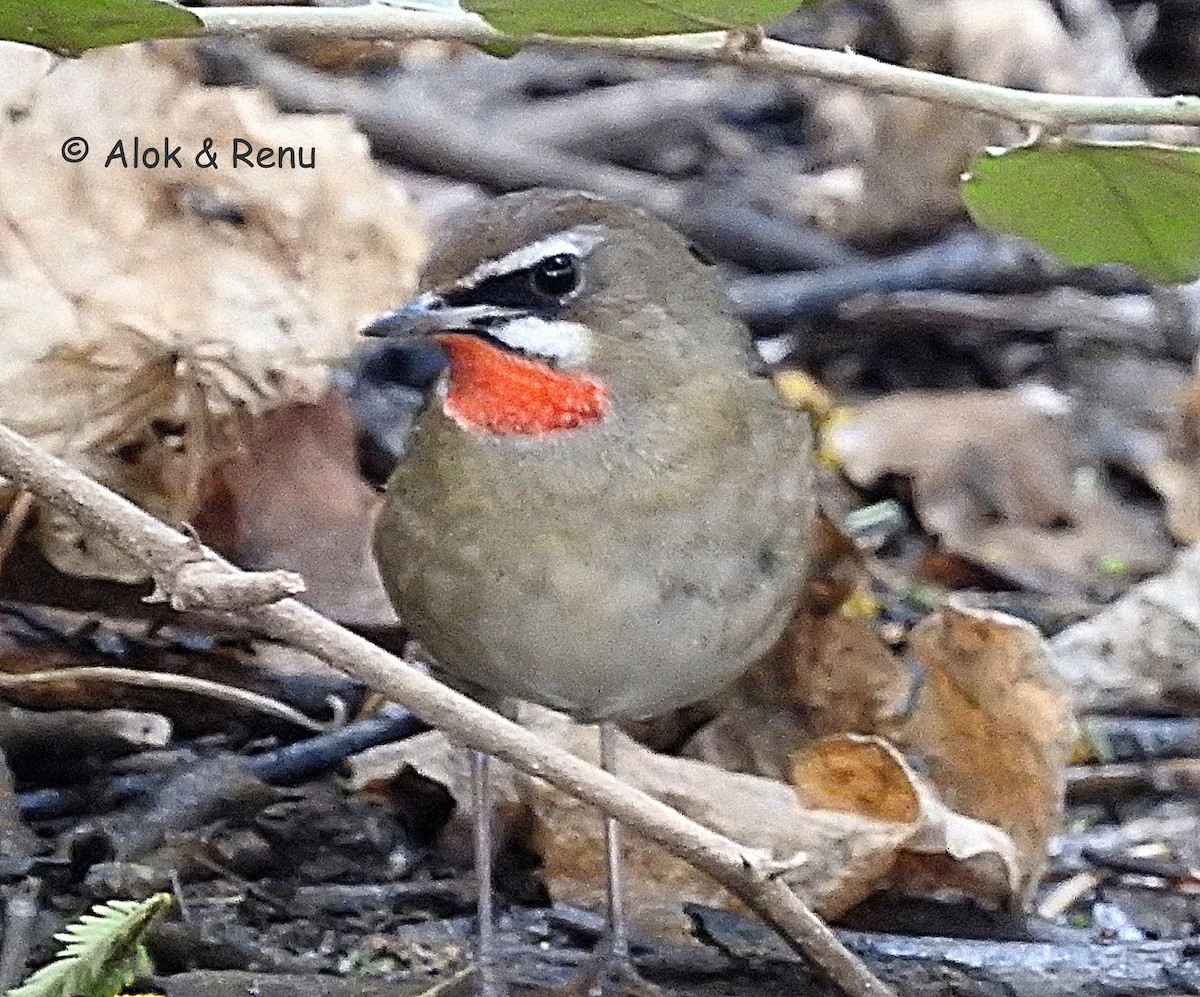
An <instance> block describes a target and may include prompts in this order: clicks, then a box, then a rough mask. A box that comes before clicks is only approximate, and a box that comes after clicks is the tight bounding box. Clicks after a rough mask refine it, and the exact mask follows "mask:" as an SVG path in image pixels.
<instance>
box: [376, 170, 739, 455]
mask: <svg viewBox="0 0 1200 997" xmlns="http://www.w3.org/2000/svg"><path fill="white" fill-rule="evenodd" d="M714 320H715V322H714ZM730 328H736V327H735V326H734V323H732V322H730V321H729V319H728V318H727V317H726V316H725V314H724V311H723V306H722V305H721V303H720V301H719V298H718V294H717V289H716V284H715V281H714V279H713V278H712V276H711V275H710V274H709V273H708V272H706V269H705V267H704V265H703V264H702V263H701V262H700V261H699V260H698V259H697V258H696V256H695V254H694V252H693V251H692V250H691V249H690V247H689V246H688V244H687V242H686V241H685V240H684V239H683V238H682V237H680V236H679V235H678V234H676V233H675V232H674V231H673V230H671V229H670V228H668V227H667V226H666V225H663V224H662V223H661V222H658V221H655V220H654V219H651V218H649V217H647V216H645V215H643V214H641V213H640V212H637V211H635V210H633V209H630V208H627V207H624V206H621V205H618V204H614V203H612V202H609V201H605V200H602V199H600V198H596V197H592V196H589V195H585V194H577V193H567V192H555V191H540V190H539V191H529V192H524V193H520V194H510V195H507V196H505V197H500V198H497V199H495V200H493V201H490V202H488V203H487V204H485V205H483V206H475V207H473V208H472V209H470V210H468V211H466V212H465V213H463V214H461V215H460V216H458V217H457V218H455V219H453V220H452V221H451V222H450V223H449V225H448V226H447V228H446V230H445V233H444V235H443V238H442V240H441V241H440V243H439V244H438V245H437V246H436V247H435V248H434V250H433V252H432V254H431V256H430V259H429V261H428V263H427V265H426V268H425V272H424V274H423V276H422V280H421V293H420V295H419V296H418V297H417V298H416V299H415V300H413V301H412V302H410V303H409V304H407V305H404V306H403V307H401V308H398V309H396V310H395V311H392V312H389V313H387V314H386V315H383V316H381V317H380V318H379V319H377V320H376V321H375V322H373V323H372V324H371V325H370V326H369V327H368V328H367V329H365V330H363V331H364V334H365V335H368V336H386V337H402V338H404V339H409V340H412V339H418V340H422V341H425V342H427V343H429V344H431V345H432V346H433V347H434V348H435V349H437V350H440V351H442V353H443V355H444V359H445V363H446V368H447V376H446V379H445V380H444V382H443V385H444V392H443V394H444V397H443V400H442V406H443V410H444V412H445V414H446V415H447V416H449V417H450V418H452V419H453V420H455V421H456V422H457V423H458V424H459V425H460V426H463V427H464V428H467V429H470V430H478V431H483V432H488V433H492V434H497V435H518V436H539V435H546V434H554V433H559V432H564V431H577V430H582V429H584V428H586V427H588V426H589V425H592V424H598V423H602V422H603V421H604V420H606V419H607V418H609V415H610V412H611V411H612V409H613V407H614V405H617V406H619V405H620V403H621V399H624V398H630V397H634V398H636V397H641V396H645V395H646V393H647V392H653V391H655V390H661V389H662V388H663V387H664V386H669V385H670V384H671V382H672V381H674V380H684V379H686V378H687V377H689V376H690V375H691V374H692V373H693V372H694V371H695V370H698V369H699V366H700V365H702V364H703V363H705V361H706V358H707V359H708V360H711V359H712V356H713V351H714V350H717V351H720V350H723V349H736V346H735V344H734V341H735V340H736V339H737V333H736V332H734V333H730V332H729V329H730ZM742 335H743V336H744V333H742Z"/></svg>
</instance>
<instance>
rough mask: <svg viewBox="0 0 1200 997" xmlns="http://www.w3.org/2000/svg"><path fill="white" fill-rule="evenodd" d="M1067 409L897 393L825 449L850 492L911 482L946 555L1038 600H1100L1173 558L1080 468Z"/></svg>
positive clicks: (1031, 399)
mask: <svg viewBox="0 0 1200 997" xmlns="http://www.w3.org/2000/svg"><path fill="white" fill-rule="evenodd" d="M1064 406H1065V399H1061V398H1059V397H1058V396H1056V395H1054V394H1052V393H1050V392H1049V391H1047V390H1039V389H1015V390H1011V391H968V392H962V393H955V394H936V393H929V392H918V391H914V392H902V393H899V394H895V395H890V396H888V397H886V398H881V399H879V400H877V401H873V402H870V403H868V404H867V405H865V406H863V407H862V408H861V409H860V410H859V411H858V413H857V414H856V415H854V416H853V417H851V418H850V419H848V420H845V421H843V422H840V423H838V424H837V425H836V426H833V427H831V429H830V435H829V439H828V440H827V441H826V445H827V447H828V448H829V449H831V450H832V451H833V452H835V453H836V454H837V455H838V457H839V458H840V460H841V464H842V469H843V471H844V472H845V474H846V476H847V477H848V478H849V479H850V480H851V481H852V482H854V483H855V484H856V485H859V486H861V487H867V486H872V485H875V484H877V483H878V482H879V481H881V480H882V479H884V478H885V477H886V476H888V475H900V476H903V477H905V478H908V479H910V480H911V482H912V495H913V504H914V506H915V508H916V513H917V516H918V518H919V519H920V522H921V525H922V526H923V527H924V528H925V529H926V530H928V531H929V532H930V533H932V534H934V535H935V536H937V537H938V538H939V541H940V543H941V545H942V546H943V547H945V548H946V549H948V550H950V551H954V552H956V553H959V554H962V555H964V556H966V557H968V558H970V559H971V560H973V561H975V562H976V563H978V564H980V565H982V566H984V567H985V568H987V569H988V570H989V571H992V572H994V573H995V574H997V575H1000V576H1001V577H1004V578H1008V579H1010V580H1012V581H1014V582H1016V583H1018V584H1020V585H1023V586H1025V587H1028V588H1032V589H1036V590H1039V591H1043V592H1050V593H1057V594H1070V595H1077V594H1083V593H1086V592H1089V591H1093V590H1108V589H1110V588H1111V587H1112V585H1114V584H1115V583H1116V582H1117V581H1119V580H1122V579H1127V578H1132V577H1136V576H1138V575H1142V574H1147V573H1150V572H1152V571H1154V570H1157V569H1159V568H1161V567H1162V566H1163V565H1164V564H1165V563H1166V560H1167V557H1168V554H1169V551H1168V548H1167V545H1166V543H1165V541H1164V538H1163V537H1162V536H1161V535H1160V533H1159V531H1158V529H1157V528H1156V527H1155V525H1154V523H1153V522H1152V521H1151V520H1150V519H1149V518H1143V517H1140V516H1138V515H1137V514H1136V513H1135V512H1133V511H1130V510H1128V509H1126V508H1124V507H1122V505H1121V504H1120V503H1119V502H1118V501H1117V500H1116V499H1115V497H1114V496H1112V495H1111V494H1110V493H1109V492H1108V490H1107V489H1106V488H1105V486H1104V485H1103V483H1102V482H1101V481H1100V480H1099V479H1098V477H1097V475H1096V474H1095V473H1094V472H1093V471H1092V469H1090V468H1088V467H1086V466H1085V465H1084V464H1083V462H1082V461H1081V460H1080V459H1079V456H1078V454H1077V453H1076V443H1075V438H1074V436H1073V434H1072V432H1071V429H1070V426H1069V424H1068V422H1067V420H1066V414H1065V412H1064V411H1063V408H1064ZM1114 568H1115V569H1117V572H1116V574H1114Z"/></svg>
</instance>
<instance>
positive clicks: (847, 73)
mask: <svg viewBox="0 0 1200 997" xmlns="http://www.w3.org/2000/svg"><path fill="white" fill-rule="evenodd" d="M193 13H195V14H196V15H197V16H198V17H199V18H200V19H201V20H203V21H204V24H205V27H206V29H207V33H208V34H210V35H263V36H268V37H272V38H278V37H307V38H312V37H325V38H328V37H335V38H356V39H362V40H375V41H401V40H405V39H413V38H428V39H436V40H439V41H460V42H467V43H469V44H475V45H485V44H489V43H495V42H498V41H504V42H506V43H511V44H516V45H525V46H539V47H544V48H558V49H582V50H589V51H598V52H605V53H608V54H610V55H627V56H637V57H641V58H646V59H664V60H681V61H686V62H700V63H705V62H711V63H727V64H733V65H738V66H742V67H744V68H745V69H747V70H751V71H754V72H759V73H774V74H785V75H797V76H811V77H815V78H817V79H822V80H828V81H829V82H832V83H845V84H849V85H851V86H857V87H862V88H863V89H866V90H875V91H878V92H880V93H889V94H894V95H896V96H899V97H914V98H916V99H917V100H924V101H929V102H931V103H938V104H947V105H949V106H951V107H958V108H961V109H963V110H964V111H976V112H979V113H982V114H990V115H994V116H995V117H998V118H1004V119H1005V120H1008V121H1015V122H1017V123H1018V124H1025V125H1030V126H1037V127H1039V128H1041V129H1043V130H1045V131H1048V132H1051V133H1054V132H1059V131H1062V130H1063V129H1064V128H1069V127H1071V126H1073V125H1102V124H1108V125H1120V124H1124V125H1164V124H1166V125H1200V97H1192V96H1179V97H1090V96H1080V95H1073V94H1047V93H1034V92H1032V91H1029V90H1014V89H1011V88H1009V87H1001V86H993V85H991V84H988V83H976V82H974V81H972V80H960V79H956V78H954V77H951V76H942V75H940V74H938V73H930V72H926V71H924V70H920V69H909V68H907V67H905V66H894V65H891V64H890V63H886V62H880V61H879V60H878V59H872V58H869V57H868V56H865V55H857V54H855V53H853V52H833V51H830V50H828V49H821V48H809V47H806V46H802V45H792V44H790V43H788V42H781V41H776V40H774V39H770V38H768V39H764V40H763V41H762V42H761V44H756V45H749V46H748V45H747V44H746V38H745V36H744V35H739V34H735V37H734V40H733V43H731V42H730V41H729V38H730V33H729V32H724V31H708V32H702V33H698V34H689V35H661V36H658V37H654V38H555V37H550V36H547V35H534V36H531V37H529V38H522V39H514V38H509V37H508V36H506V35H503V34H501V33H500V32H498V31H496V30H495V29H494V28H492V27H491V26H489V25H488V24H487V23H486V22H484V21H483V20H482V18H480V17H479V16H478V15H476V14H468V13H465V12H464V13H461V14H451V13H434V12H426V11H412V10H402V9H399V8H396V7H387V6H384V5H381V4H368V5H365V6H359V7H306V8H297V7H207V8H204V7H201V8H196V9H195V10H193Z"/></svg>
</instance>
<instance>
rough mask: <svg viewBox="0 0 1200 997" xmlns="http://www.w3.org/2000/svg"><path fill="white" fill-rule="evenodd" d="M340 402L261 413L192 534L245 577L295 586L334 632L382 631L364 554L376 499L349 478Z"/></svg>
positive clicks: (383, 603) (353, 473) (377, 595)
mask: <svg viewBox="0 0 1200 997" xmlns="http://www.w3.org/2000/svg"><path fill="white" fill-rule="evenodd" d="M354 453H355V448H354V424H353V420H352V419H351V416H350V413H349V411H348V410H347V407H346V402H345V400H344V398H343V397H342V396H341V395H340V394H338V393H337V392H330V393H329V394H327V395H326V396H325V398H323V399H321V401H319V402H318V403H317V404H315V405H292V406H288V407H286V408H280V409H276V410H275V411H273V412H268V413H267V414H265V415H264V416H262V417H261V418H259V419H258V420H256V421H255V423H254V425H253V426H251V427H250V428H249V429H248V431H247V433H246V434H245V440H244V442H243V445H242V448H241V451H240V453H239V454H238V456H236V457H234V458H233V459H232V460H229V461H227V462H226V463H225V464H223V465H222V466H221V467H220V468H218V469H217V470H216V471H214V472H213V474H212V475H211V477H210V479H209V480H208V481H207V482H206V483H205V486H204V488H203V493H204V499H203V503H202V505H201V508H200V511H199V512H198V513H197V515H196V517H195V519H194V521H193V522H194V525H195V526H196V528H197V530H198V531H199V532H200V535H201V536H202V537H203V538H204V539H205V540H206V541H208V542H209V543H212V544H213V545H214V546H216V547H217V548H219V549H220V550H221V551H222V552H223V553H226V554H228V555H229V556H230V557H232V558H234V559H235V560H236V561H237V562H238V563H239V564H241V565H242V566H243V567H245V568H247V569H254V570H260V571H266V570H270V569H274V568H284V569H288V570H291V571H298V572H299V573H300V574H301V575H302V576H303V577H304V583H305V592H304V595H303V596H301V598H302V600H303V601H304V602H306V603H308V604H309V605H310V606H313V607H314V608H315V609H318V610H319V611H320V612H322V613H325V614H326V615H327V616H331V617H333V618H334V619H336V620H339V621H341V622H343V623H391V622H393V621H394V620H395V613H394V612H393V610H392V606H391V603H390V602H389V601H388V598H387V594H386V593H385V592H384V590H383V583H382V582H381V581H380V579H379V570H378V568H377V566H376V564H375V559H374V557H373V556H372V554H371V531H372V527H373V524H374V516H375V512H376V510H377V508H378V506H379V503H380V496H379V495H378V494H377V493H376V492H375V491H374V490H372V489H371V488H370V487H369V486H368V485H367V484H366V483H365V482H364V481H363V480H362V477H361V475H360V474H359V473H358V467H357V464H356V463H355V459H354Z"/></svg>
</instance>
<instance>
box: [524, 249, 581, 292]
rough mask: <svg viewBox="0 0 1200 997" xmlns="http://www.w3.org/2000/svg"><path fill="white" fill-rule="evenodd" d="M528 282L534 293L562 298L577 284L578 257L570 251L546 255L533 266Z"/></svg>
mask: <svg viewBox="0 0 1200 997" xmlns="http://www.w3.org/2000/svg"><path fill="white" fill-rule="evenodd" d="M529 279H530V282H531V284H532V286H533V289H534V291H535V292H536V293H538V294H540V295H543V296H544V297H547V298H562V297H565V296H566V295H568V294H570V293H571V292H572V291H574V290H575V288H577V287H578V286H579V259H578V258H577V257H575V256H572V255H571V254H570V253H558V254H556V255H554V256H547V257H546V258H545V259H544V260H542V261H541V262H540V263H538V264H537V265H536V266H535V267H533V270H532V273H531V275H530V278H529Z"/></svg>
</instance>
